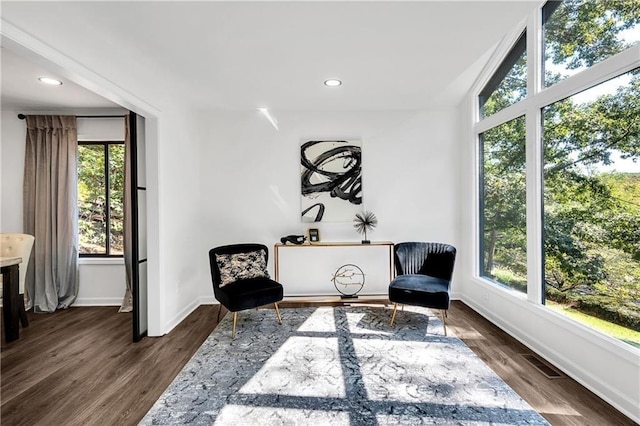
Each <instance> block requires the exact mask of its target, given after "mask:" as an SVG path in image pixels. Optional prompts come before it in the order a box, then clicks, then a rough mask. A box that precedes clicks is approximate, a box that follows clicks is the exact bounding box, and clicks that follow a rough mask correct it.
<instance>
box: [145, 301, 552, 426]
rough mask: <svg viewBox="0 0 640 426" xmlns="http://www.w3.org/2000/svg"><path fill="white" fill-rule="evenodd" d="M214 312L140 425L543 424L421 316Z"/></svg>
mask: <svg viewBox="0 0 640 426" xmlns="http://www.w3.org/2000/svg"><path fill="white" fill-rule="evenodd" d="M281 312H282V322H283V324H282V325H279V324H278V323H277V320H276V314H275V311H274V310H273V309H260V310H248V311H243V312H240V313H239V315H238V328H237V332H236V338H235V340H231V315H226V316H225V318H224V319H223V320H222V321H221V322H220V324H219V325H218V327H217V328H216V329H215V330H214V331H213V333H212V334H211V335H210V336H209V337H208V338H207V340H206V341H205V342H204V344H203V345H202V347H200V349H199V350H198V351H197V352H196V354H195V355H194V356H193V358H192V359H191V360H190V361H189V362H188V363H187V364H186V365H185V367H184V369H183V370H182V371H181V372H180V373H179V374H178V376H177V377H176V379H175V380H174V381H173V383H172V384H171V385H170V386H169V387H168V388H167V390H166V391H165V392H164V394H163V395H162V396H161V397H160V399H159V400H158V401H157V402H156V403H155V405H154V406H153V407H152V409H151V410H150V411H149V412H148V413H147V415H146V416H145V417H144V419H143V420H142V422H141V424H143V425H168V424H174V425H175V424H198V425H212V424H215V425H241V426H247V425H332V426H338V425H351V426H356V425H367V426H369V425H399V424H407V425H421V424H437V425H461V424H462V425H481V424H492V425H524V424H526V425H546V424H548V423H547V422H546V421H545V420H544V418H543V417H542V416H540V415H539V414H538V413H537V412H536V411H535V410H534V409H533V408H531V406H529V405H528V404H527V403H526V402H525V401H524V400H523V399H522V398H520V396H518V394H516V393H515V392H514V391H513V390H512V389H511V388H510V387H509V386H507V384H506V383H504V382H503V381H502V380H501V379H500V378H499V377H498V376H497V375H496V374H495V373H494V372H493V371H492V370H491V369H489V367H488V366H487V365H486V364H484V363H483V362H482V361H481V360H480V359H479V358H478V357H477V356H476V355H475V354H474V353H473V352H472V351H471V349H469V348H468V347H467V346H466V345H465V344H464V343H463V342H462V341H461V340H460V339H458V338H456V337H451V336H449V337H445V336H443V335H442V334H443V329H442V323H441V322H440V321H439V320H438V319H437V318H436V317H435V316H434V315H433V314H432V313H431V312H429V310H427V309H423V308H416V307H408V306H407V307H405V310H404V311H398V314H397V316H396V321H397V323H396V324H395V325H394V327H393V328H391V327H389V320H390V314H391V310H390V309H388V308H386V307H383V306H347V307H314V308H286V309H281Z"/></svg>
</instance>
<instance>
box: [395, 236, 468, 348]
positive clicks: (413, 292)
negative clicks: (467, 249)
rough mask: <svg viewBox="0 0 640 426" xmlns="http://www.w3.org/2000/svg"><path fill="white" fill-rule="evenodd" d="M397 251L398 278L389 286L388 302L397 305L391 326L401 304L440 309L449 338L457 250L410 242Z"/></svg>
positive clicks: (445, 246) (444, 245) (443, 245)
mask: <svg viewBox="0 0 640 426" xmlns="http://www.w3.org/2000/svg"><path fill="white" fill-rule="evenodd" d="M394 251H395V265H396V278H395V279H394V280H393V281H391V284H389V301H390V302H393V303H394V305H393V314H391V325H392V326H393V320H394V319H395V317H396V310H397V309H398V304H402V305H411V306H422V307H425V308H431V309H439V310H440V315H441V317H442V326H443V327H444V335H445V336H446V335H447V325H446V323H445V316H446V313H447V309H449V303H450V293H451V276H452V275H453V266H454V264H455V261H456V248H455V247H453V246H451V245H449V244H444V243H416V242H409V243H399V244H396V245H395V246H394Z"/></svg>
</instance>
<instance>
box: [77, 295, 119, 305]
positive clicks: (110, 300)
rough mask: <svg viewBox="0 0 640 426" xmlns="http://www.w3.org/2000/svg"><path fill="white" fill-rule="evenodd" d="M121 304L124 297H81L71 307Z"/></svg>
mask: <svg viewBox="0 0 640 426" xmlns="http://www.w3.org/2000/svg"><path fill="white" fill-rule="evenodd" d="M121 304H122V297H81V298H77V299H76V301H75V302H73V303H72V304H71V306H72V307H81V306H85V307H86V306H120V305H121Z"/></svg>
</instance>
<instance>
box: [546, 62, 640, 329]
mask: <svg viewBox="0 0 640 426" xmlns="http://www.w3.org/2000/svg"><path fill="white" fill-rule="evenodd" d="M543 117H544V123H543V124H544V126H543V129H544V138H543V143H544V260H545V263H544V277H545V278H544V280H545V284H546V291H545V295H546V299H545V300H546V302H547V305H548V306H549V307H552V308H553V309H556V310H559V311H561V312H563V313H566V314H567V315H571V316H575V317H578V318H581V319H583V320H584V321H586V322H588V323H589V324H592V325H594V326H595V327H597V328H603V329H604V330H607V331H608V332H609V333H610V334H612V335H614V336H616V337H619V338H621V339H623V340H624V339H626V338H627V336H628V335H629V334H631V335H633V334H634V333H628V332H627V331H626V330H625V328H628V329H631V330H633V329H635V330H636V331H640V163H638V162H637V160H638V158H639V157H640V139H639V137H640V119H639V118H640V72H638V71H635V72H631V73H627V74H624V75H622V76H620V77H617V78H615V79H613V80H611V81H608V82H606V83H603V84H600V85H598V86H595V87H593V88H591V89H589V90H586V91H584V92H582V93H578V94H577V95H574V96H571V97H569V98H566V99H564V100H562V101H559V102H556V103H554V104H551V105H549V106H547V107H545V108H544V114H543ZM607 323H609V324H607Z"/></svg>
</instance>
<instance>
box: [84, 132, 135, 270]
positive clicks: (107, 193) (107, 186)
mask: <svg viewBox="0 0 640 426" xmlns="http://www.w3.org/2000/svg"><path fill="white" fill-rule="evenodd" d="M77 143H78V148H79V147H80V146H81V145H94V146H95V145H98V146H102V147H103V152H104V176H105V181H104V184H105V203H106V206H107V207H106V208H107V214H106V217H107V220H106V226H105V229H106V233H107V235H106V239H105V241H106V242H107V244H106V247H105V248H106V252H105V253H81V252H80V247H79V246H78V256H79V257H80V258H85V259H96V258H102V259H119V258H124V253H123V254H112V253H111V244H110V239H109V236H110V233H111V188H110V187H111V177H110V176H109V146H111V145H122V146H124V145H125V141H122V140H78V142H77ZM125 149H126V147H125ZM125 161H126V157H125ZM122 167H123V168H124V167H125V164H124V162H123V164H122ZM78 183H79V180H78ZM123 190H124V188H123ZM123 197H124V194H123ZM79 238H80V231H78V239H79Z"/></svg>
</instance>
